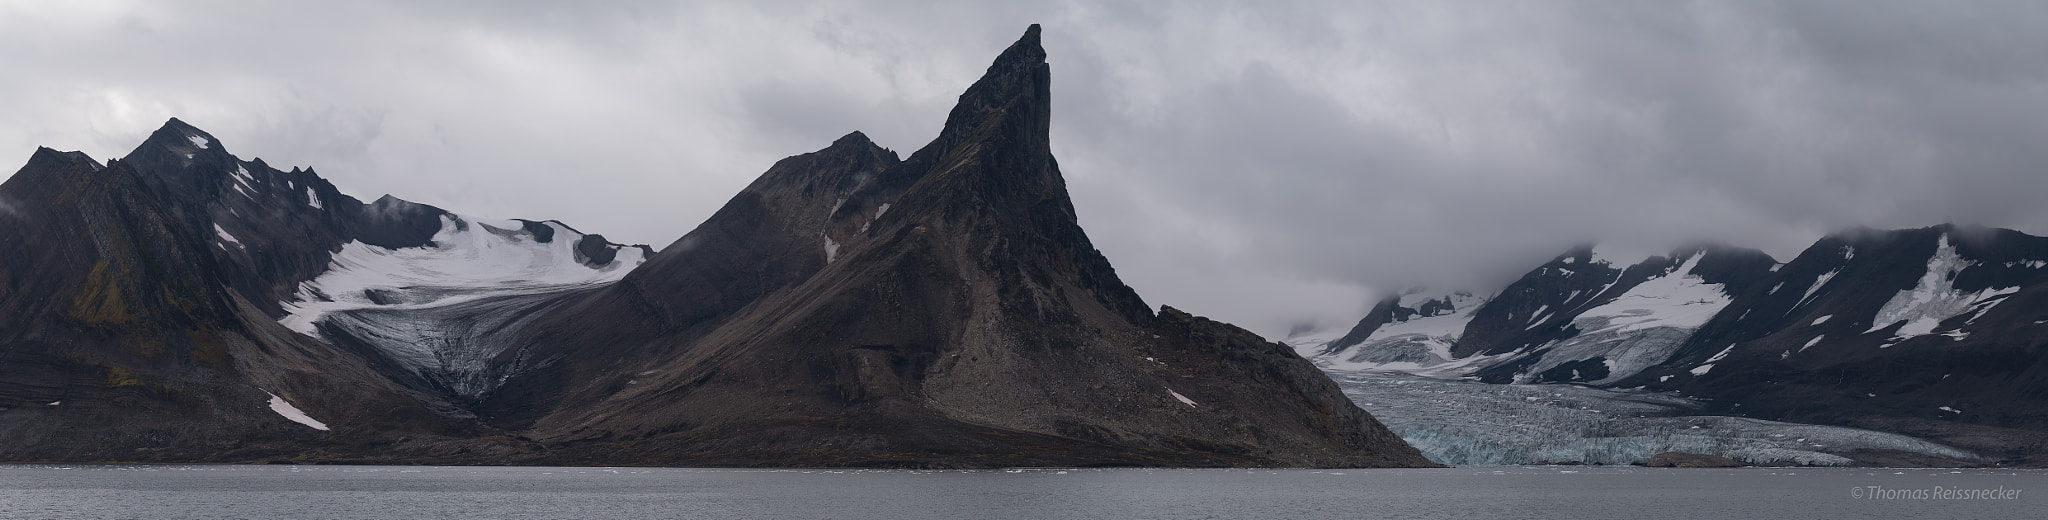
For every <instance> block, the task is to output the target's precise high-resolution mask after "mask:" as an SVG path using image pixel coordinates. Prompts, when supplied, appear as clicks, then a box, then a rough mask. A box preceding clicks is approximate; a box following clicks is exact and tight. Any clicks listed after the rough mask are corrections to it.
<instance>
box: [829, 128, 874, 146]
mask: <svg viewBox="0 0 2048 520" xmlns="http://www.w3.org/2000/svg"><path fill="white" fill-rule="evenodd" d="M871 144H874V141H871V140H869V139H868V134H863V133H861V132H860V131H859V130H854V131H853V132H851V133H848V134H846V135H843V136H840V137H839V139H835V140H833V141H832V146H829V147H826V149H828V150H831V149H838V148H862V147H866V146H868V145H871Z"/></svg>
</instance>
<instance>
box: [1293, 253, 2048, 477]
mask: <svg viewBox="0 0 2048 520" xmlns="http://www.w3.org/2000/svg"><path fill="white" fill-rule="evenodd" d="M2044 349H2048V238H2042V237H2035V236H2030V235H2026V234H2024V233H2020V232H2016V231H2012V230H2005V229H1983V228H1968V227H1958V226H1951V225H1942V226H1935V227H1929V228H1923V229H1907V230H1894V231H1878V230H1855V231H1849V232H1844V233H1839V234H1834V235H1830V236H1828V237H1825V238H1822V239H1821V240H1820V241H1818V242H1816V243H1814V245H1813V246H1811V247H1809V248H1807V249H1806V251H1805V252H1803V253H1801V254H1800V255H1799V256H1798V257H1797V258H1794V259H1792V260H1791V261H1790V262H1785V263H1779V262H1777V261H1776V260H1774V259H1772V258H1771V257H1770V256H1768V255H1766V254H1764V253H1762V252H1760V251H1755V250H1749V249H1739V248H1732V247H1725V246H1712V245H1709V246H1695V247H1687V248H1681V249H1679V250H1677V251H1673V252H1671V253H1670V254H1667V255H1664V256H1655V257H1650V258H1647V259H1640V260H1634V261H1631V260H1630V259H1615V258H1608V257H1606V256H1603V255H1602V254H1601V253H1600V252H1599V251H1598V250H1597V249H1596V248H1593V247H1590V246H1588V247H1579V248H1576V249H1573V250H1572V251H1570V252H1567V253H1565V254H1563V255H1560V256H1558V257H1557V258H1555V259H1553V260H1551V261H1550V262H1548V263H1545V264H1543V265H1541V266H1538V267H1536V268H1535V269H1534V270H1531V271H1529V272H1528V274H1526V275H1524V276H1522V278H1521V279H1519V280H1516V281H1515V282H1513V283H1511V284H1508V285H1507V286H1506V287H1504V288H1502V289H1500V290H1498V291H1485V292H1474V291H1467V292H1445V293H1428V292H1412V293H1410V294H1402V295H1396V296H1392V297H1388V298H1386V299H1384V300H1382V301H1380V302H1379V303H1378V304H1377V305H1375V306H1374V307H1373V309H1372V310H1371V311H1370V312H1369V313H1368V314H1367V316H1366V317H1365V318H1364V319H1362V320H1361V321H1360V322H1359V323H1358V325H1357V326H1356V327H1354V328H1353V329H1351V330H1350V332H1349V333H1348V334H1346V335H1344V336H1343V337H1342V338H1339V339H1337V340H1334V341H1329V342H1326V343H1322V344H1318V345H1304V346H1303V350H1304V354H1305V355H1309V356H1311V357H1313V358H1314V359H1316V360H1317V362H1318V363H1319V364H1322V365H1323V366H1326V367H1329V368H1333V369H1370V370H1398V371H1404V372H1412V373H1417V374H1423V375H1431V376H1435V377H1443V378H1474V379H1477V380H1480V381H1485V382H1489V383H1518V384H1537V383H1568V384H1579V385H1590V386H1597V387H1605V388H1630V389H1641V390H1645V391H1668V392H1676V393H1679V394H1682V395H1686V396H1691V397H1696V398H1699V399H1701V400H1702V403H1703V405H1704V406H1705V411H1707V412H1709V413H1717V414H1724V415H1736V416H1744V417H1754V418H1761V419H1772V420H1782V421H1792V422H1801V423H1813V424H1827V425H1840V426H1853V427H1859V428H1866V429H1873V430H1880V431H1890V432H1896V433H1904V434H1908V435H1914V436H1918V437H1922V438H1928V439H1931V440H1936V441H1940V442H1945V443H1949V444H1952V445H1956V446H1959V447H1964V448H1968V449H1972V450H1976V451H1979V452H1980V453H1985V454H1987V455H1992V456H1995V457H1999V458H2003V459H2006V460H2009V461H2015V462H2019V463H2027V464H2037V465H2038V464H2042V463H2048V357H2044Z"/></svg>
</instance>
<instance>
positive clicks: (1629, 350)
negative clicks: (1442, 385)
mask: <svg viewBox="0 0 2048 520" xmlns="http://www.w3.org/2000/svg"><path fill="white" fill-rule="evenodd" d="M1705 256H1706V254H1705V253H1696V254H1694V255H1693V256H1692V257H1690V258H1687V259H1686V261H1685V263H1684V264H1682V265H1680V266H1679V267H1678V268H1676V269H1673V270H1671V271H1669V272H1667V273H1665V274H1664V275H1662V276H1659V277H1656V278H1651V279H1649V280H1646V281H1644V282H1643V283H1641V284H1637V285H1636V286H1635V287H1632V288H1630V289H1629V290H1628V291H1627V292H1624V293H1622V294H1621V296H1619V297H1616V298H1615V299H1614V301H1611V302H1608V303H1607V304H1605V305H1601V306H1599V307H1594V308H1592V309H1588V310H1586V311H1585V312H1583V313H1580V314H1579V316H1578V317H1577V318H1574V319H1573V320H1572V326H1574V327H1577V328H1578V329H1579V330H1581V331H1584V332H1581V333H1580V334H1579V335H1577V336H1573V337H1571V338H1568V339H1564V340H1559V341H1554V342H1551V343H1548V344H1546V345H1544V347H1541V348H1548V349H1549V352H1547V353H1545V354H1543V358H1542V359H1541V360H1539V361H1537V362H1536V363H1534V364H1532V365H1530V366H1529V367H1528V368H1527V369H1526V370H1524V371H1523V372H1522V373H1523V376H1521V377H1518V378H1517V382H1532V381H1533V380H1534V379H1535V378H1536V377H1537V375H1539V374H1542V373H1543V372H1544V371H1547V370H1550V369H1552V368H1555V367H1557V366H1558V365H1562V364H1565V363H1571V362H1576V361H1584V360H1590V359H1594V358H1601V359H1602V360H1604V361H1606V363H1607V366H1608V367H1609V371H1608V375H1607V377H1604V378H1600V379H1597V380H1593V381H1589V382H1592V383H1595V384H1600V383H1610V382H1614V381H1618V380H1621V379H1622V378H1626V377H1628V376H1632V375H1635V374H1636V373H1637V372H1641V371H1642V370H1643V369H1645V368H1649V367H1651V366H1655V365H1656V364H1658V363H1663V362H1664V361H1665V360H1667V359H1670V358H1671V355H1672V354H1673V353H1675V352H1677V350H1678V347H1680V346H1681V345H1683V344H1684V343H1685V339H1686V338H1687V337H1690V336H1691V335H1692V332H1693V331H1694V330H1697V329H1699V327H1700V326H1701V325H1704V324H1706V323H1707V320H1709V319H1712V318H1713V317H1714V315H1715V314H1719V313H1720V312H1721V309H1723V308H1726V307H1727V306H1728V304H1729V303H1730V302H1731V301H1733V299H1732V298H1730V297H1729V296H1728V294H1727V293H1726V292H1725V291H1724V290H1723V289H1722V287H1721V284H1716V283H1707V281H1706V279H1704V278H1701V277H1699V276H1697V275H1694V274H1692V271H1693V269H1694V268H1696V267H1698V266H1699V262H1700V259H1701V258H1702V257H1705Z"/></svg>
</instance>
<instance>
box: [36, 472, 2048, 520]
mask: <svg viewBox="0 0 2048 520" xmlns="http://www.w3.org/2000/svg"><path fill="white" fill-rule="evenodd" d="M2044 477H2048V471H2044V470H2012V469H1953V470H1951V469H1939V470H1936V469H1899V470H1892V469H1869V468H1734V469H1667V468H1640V467H1613V466H1609V467H1597V466H1580V467H1573V466H1531V467H1466V468H1448V469H1372V470H1299V469H1297V470H1277V469H1276V470H1264V469H1261V470H1242V469H1238V470H1219V469H1209V470H1193V469H1029V470H989V471H914V470H742V469H666V468H541V467H394V466H231V465H0V518H9V519H13V518H33V519H128V518H136V519H188V518H191V519H198V518H206V519H215V518H252V519H254V518H263V519H272V518H275V519H358V518H362V519H369V518H380V519H381V518H402V519H439V518H493V519H524V518H622V519H634V518H743V519H744V518H762V519H769V518H774V519H783V518H795V519H809V518H820V519H824V518H830V519H922V518H933V519H938V518H945V519H953V518H1077V519H1090V518H1119V519H1121V518H1176V519H1179V518H1188V519H1194V518H1288V519H1312V518H1420V519H1458V520H1486V519H1545V518H1558V519H1605V518H1617V519H1618V518H1669V517H1675V516H1687V517H1695V518H1727V519H1772V520H1778V519H1784V518H1956V519H1965V518H2039V517H2040V516H2039V515H2041V514H2042V512H2043V511H2048V507H2044V506H2048V501H2044V499H2043V497H2044V495H2048V478H2044Z"/></svg>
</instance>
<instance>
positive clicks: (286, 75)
mask: <svg viewBox="0 0 2048 520" xmlns="http://www.w3.org/2000/svg"><path fill="white" fill-rule="evenodd" d="M1021 3H1023V2H992V3H988V4H986V5H970V4H967V3H952V2H902V3H898V2H879V3H856V2H823V3H817V4H802V3H794V2H790V3H775V4H774V5H773V6H761V5H755V3H745V4H743V3H737V2H734V3H667V2H658V3H655V2H650V3H633V2H591V3H589V5H577V6H569V5H565V4H567V3H566V2H531V3H515V2H481V1H479V2H412V1H406V2H367V1H349V2H331V1H329V2H166V1H133V2H90V1H66V2H12V1H5V2H0V164H4V165H6V166H4V168H5V173H7V174H11V173H12V171H13V169H14V168H16V167H17V166H14V165H19V164H22V163H24V162H26V161H27V159H28V157H29V155H30V154H31V153H32V152H33V151H34V150H35V147H36V146H49V147H52V148H57V149H60V150H81V151H84V152H86V153H88V154H90V155H92V156H93V157H96V158H100V159H102V160H104V159H106V158H111V157H119V156H121V155H125V154H126V153H127V151H128V150H129V149H131V148H133V147H134V146H135V145H136V144H138V143H140V142H141V140H142V139H143V138H144V137H146V136H147V135H148V134H149V132H150V131H152V130H154V129H155V128H156V127H158V126H159V125H161V124H162V123H163V122H164V120H165V119H167V118H170V117H178V118H180V119H183V120H185V121H186V122H189V123H192V124H193V125H195V126H198V127H200V128H203V129H206V130H207V131H209V132H211V133H213V134H214V135H215V136H216V137H218V138H219V139H220V141H221V142H222V143H223V144H224V145H225V146H226V147H227V148H228V150H229V151H230V152H233V153H235V154H237V155H240V156H242V157H243V158H245V159H246V158H252V157H261V158H263V159H265V160H266V161H268V162H270V163H271V164H272V165H279V166H285V167H287V168H289V166H292V165H297V166H312V167H314V168H316V169H317V170H318V171H319V172H320V173H321V175H322V176H324V177H326V178H328V179H330V180H332V181H333V182H334V183H335V184H336V185H337V186H339V187H340V188H341V189H342V191H344V192H347V193H350V194H353V195H355V196H357V198H361V199H364V200H370V199H374V198H376V197H377V196H379V195H382V194H384V193H391V194H394V195H396V196H399V197H401V198H405V199H408V200H413V201H418V202H424V203H429V204H434V205H438V206H441V207H444V208H447V209H449V210H452V211H456V212H458V213H464V214H468V215H473V216H479V217H487V218H513V217H517V218H528V219H560V220H563V221H565V222H568V223H569V224H570V225H573V226H576V227H578V228H579V229H582V230H584V231H586V232H596V233H603V234H604V235H606V236H607V237H610V238H612V239H613V240H614V241H625V242H636V243H639V242H644V243H649V244H652V245H655V246H657V247H659V246H663V245H667V244H668V243H669V242H670V241H672V240H674V239H675V238H676V237H678V236H681V235H682V234H683V233H685V232H687V231H689V230H690V229H691V228H693V227H695V226H696V225H697V224H698V223H699V222H701V221H702V220H703V219H704V218H705V217H707V216H709V215H710V214H711V212H712V211H713V210H715V209H717V208H718V206H719V205H721V204H723V203H724V202H725V200H726V199H727V198H729V197H731V196H732V194H733V193H735V192H736V191H738V190H739V189H740V188H741V187H743V186H745V185H746V184H747V183H748V182H749V181H750V180H752V179H753V178H754V176H756V175H758V174H759V173H761V172H762V171H764V170H766V169H767V167H768V166H769V165H770V164H772V163H773V162H774V161H775V160H776V159H779V158H781V157H785V156H789V155H794V154H798V153H804V152H808V151H812V150H816V149H819V148H823V147H824V146H826V145H827V144H829V143H830V142H831V141H832V139H834V138H836V137H838V136H840V135H844V134H845V133H847V132H850V131H854V130H860V131H863V132H866V133H867V134H868V135H869V136H871V137H872V138H873V139H874V140H875V141H876V142H878V143H880V144H881V145H883V146H887V147H890V148H892V149H895V150H897V151H899V152H900V153H904V154H906V155H907V154H908V153H909V152H910V151H913V150H916V149H917V148H919V147H922V146H923V145H924V144H925V143H926V142H927V141H928V140H930V139H931V138H933V137H935V136H936V135H937V133H938V130H939V127H940V125H941V124H943V123H944V120H945V115H946V112H947V110H949V109H950V108H951V106H952V104H953V102H954V101H955V99H956V98H957V96H958V95H959V93H960V91H961V90H963V89H965V88H966V86H967V85H968V84H970V83H972V82H973V81H974V79H975V78H977V77H979V76H980V74H981V72H982V71H983V69H984V68H985V67H986V66H987V65H988V62H989V60H991V59H993V58H994V57H995V55H996V54H997V53H998V52H1000V51H1001V50H1002V49H1003V47H1004V46H1006V45H1008V44H1009V43H1010V42H1012V41H1014V40H1015V39H1016V38H1017V37H1018V36H1019V35H1020V34H1022V32H1023V30H1024V27H1025V26H1026V25H1028V24H1031V23H1041V24H1044V28H1045V34H1044V44H1045V47H1046V50H1047V53H1048V54H1049V56H1050V57H1049V61H1050V62H1051V63H1052V70H1053V99H1054V108H1053V128H1052V134H1053V135H1052V139H1053V152H1054V154H1055V155H1057V156H1058V157H1059V159H1060V165H1061V167H1062V168H1063V170H1064V172H1065V174H1066V176H1067V179H1068V187H1069V189H1070V190H1072V193H1073V198H1074V201H1075V204H1076V206H1077V209H1078V211H1079V212H1080V216H1081V225H1082V226H1083V227H1084V228H1086V229H1087V230H1088V232H1089V234H1090V236H1091V237H1093V238H1094V240H1095V243H1096V245H1097V246H1098V247H1099V248H1101V249H1102V250H1103V252H1104V253H1105V254H1107V255H1108V257H1109V259H1110V260H1111V262H1112V263H1114V264H1115V265H1116V266H1117V268H1118V272H1119V273H1120V274H1121V275H1122V276H1123V277H1124V279H1125V281H1126V282H1128V283H1130V284H1131V285H1132V286H1134V287H1136V288H1137V289H1138V291H1139V293H1140V294H1142V295H1143V296H1144V297H1145V298H1146V300H1147V302H1149V303H1152V304H1154V305H1158V304H1167V305H1173V306H1176V307H1179V308H1182V309H1186V310H1189V311H1192V312H1195V313H1198V314H1204V315H1208V316H1211V317H1215V318H1219V319H1223V320H1226V321H1232V322H1235V323H1238V324H1240V325H1244V326H1246V327H1248V328H1251V329H1253V330H1254V331H1257V332H1260V333H1262V334H1266V335H1268V336H1269V337H1272V338H1274V339H1279V338H1280V337H1282V336H1284V335H1285V333H1286V332H1287V331H1288V329H1289V328H1290V327H1291V326H1292V325H1295V324H1299V323H1305V322H1315V323H1319V324H1321V325H1322V326H1325V327H1344V326H1348V325H1349V324H1350V323H1351V322H1353V321H1355V320H1357V319H1358V317H1359V315H1360V314H1361V313H1362V312H1363V310H1364V308H1365V306H1366V305H1367V303H1368V302H1369V300H1370V299H1371V298H1373V297H1374V296H1375V295H1377V294H1379V293H1381V292H1383V291H1386V290H1398V289H1400V288H1403V287H1407V286H1412V285H1423V284H1427V285H1435V286H1471V287H1479V288H1492V287H1497V286H1498V285H1499V284H1502V283H1504V282H1505V279H1507V278H1512V277H1513V276H1517V275H1519V274H1520V272H1522V271H1524V270H1527V269H1528V268H1530V267H1533V266H1534V265H1535V264H1536V263H1539V262H1541V261H1543V260H1546V259H1548V258H1550V257H1551V256H1554V255H1556V254H1557V253H1559V252H1562V251H1563V250H1564V249H1566V248H1567V247H1569V246H1570V245H1572V244H1574V243H1578V242H1588V241H1598V242H1602V243H1607V244H1614V245H1619V246H1621V247H1624V248H1634V249H1636V250H1640V251H1654V250H1662V249H1666V248H1669V247H1673V246H1675V245H1677V244H1679V243H1681V242H1687V241H1692V240H1718V241H1724V242H1728V243H1732V244H1735V245H1743V246H1749V247H1756V248H1760V249H1764V250H1765V251H1767V252H1769V253H1771V254H1772V255H1774V256H1777V257H1778V258H1779V259H1780V260H1788V259H1790V258H1791V257H1792V256H1793V255H1795V254H1797V253H1798V252H1799V250H1800V249H1801V248H1803V247H1804V246H1805V245H1807V244H1808V243H1810V242H1811V241H1812V240H1814V239H1816V238H1819V237H1820V236H1821V235H1822V234H1823V233H1825V232H1827V231H1831V230H1837V229H1842V228H1846V227H1850V226H1870V227H1880V228H1894V227H1920V226H1927V225H1933V224H1938V223H1942V222H1951V221H1952V222H1959V223H1974V224H1982V225H1988V226H1998V227H2010V228H2016V229H2020V230H2022V231H2027V232H2030V233H2033V234H2037V235H2039V234H2048V202H2044V201H2043V196H2044V195H2048V3H2044V2H2038V1H2019V2H1993V1H1972V2H1935V1H1926V2H1903V3H1901V2H1878V1H1845V2H1818V1H1797V2H1786V3H1773V2H1761V1H1758V2H1730V3H1719V2H1699V3H1686V2H1564V3H1545V2H1533V1H1520V0H1517V1H1503V2H1436V1H1428V2H1424V1H1417V2H1388V3H1379V2H1362V1H1357V0H1345V1H1335V2H1295V3H1288V4H1284V5H1275V3H1272V2H1258V3H1183V2H1131V3H1097V2H1066V3H1058V2H1052V3H1047V5H1043V6H1011V5H1010V4H1021ZM932 4H936V5H932Z"/></svg>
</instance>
